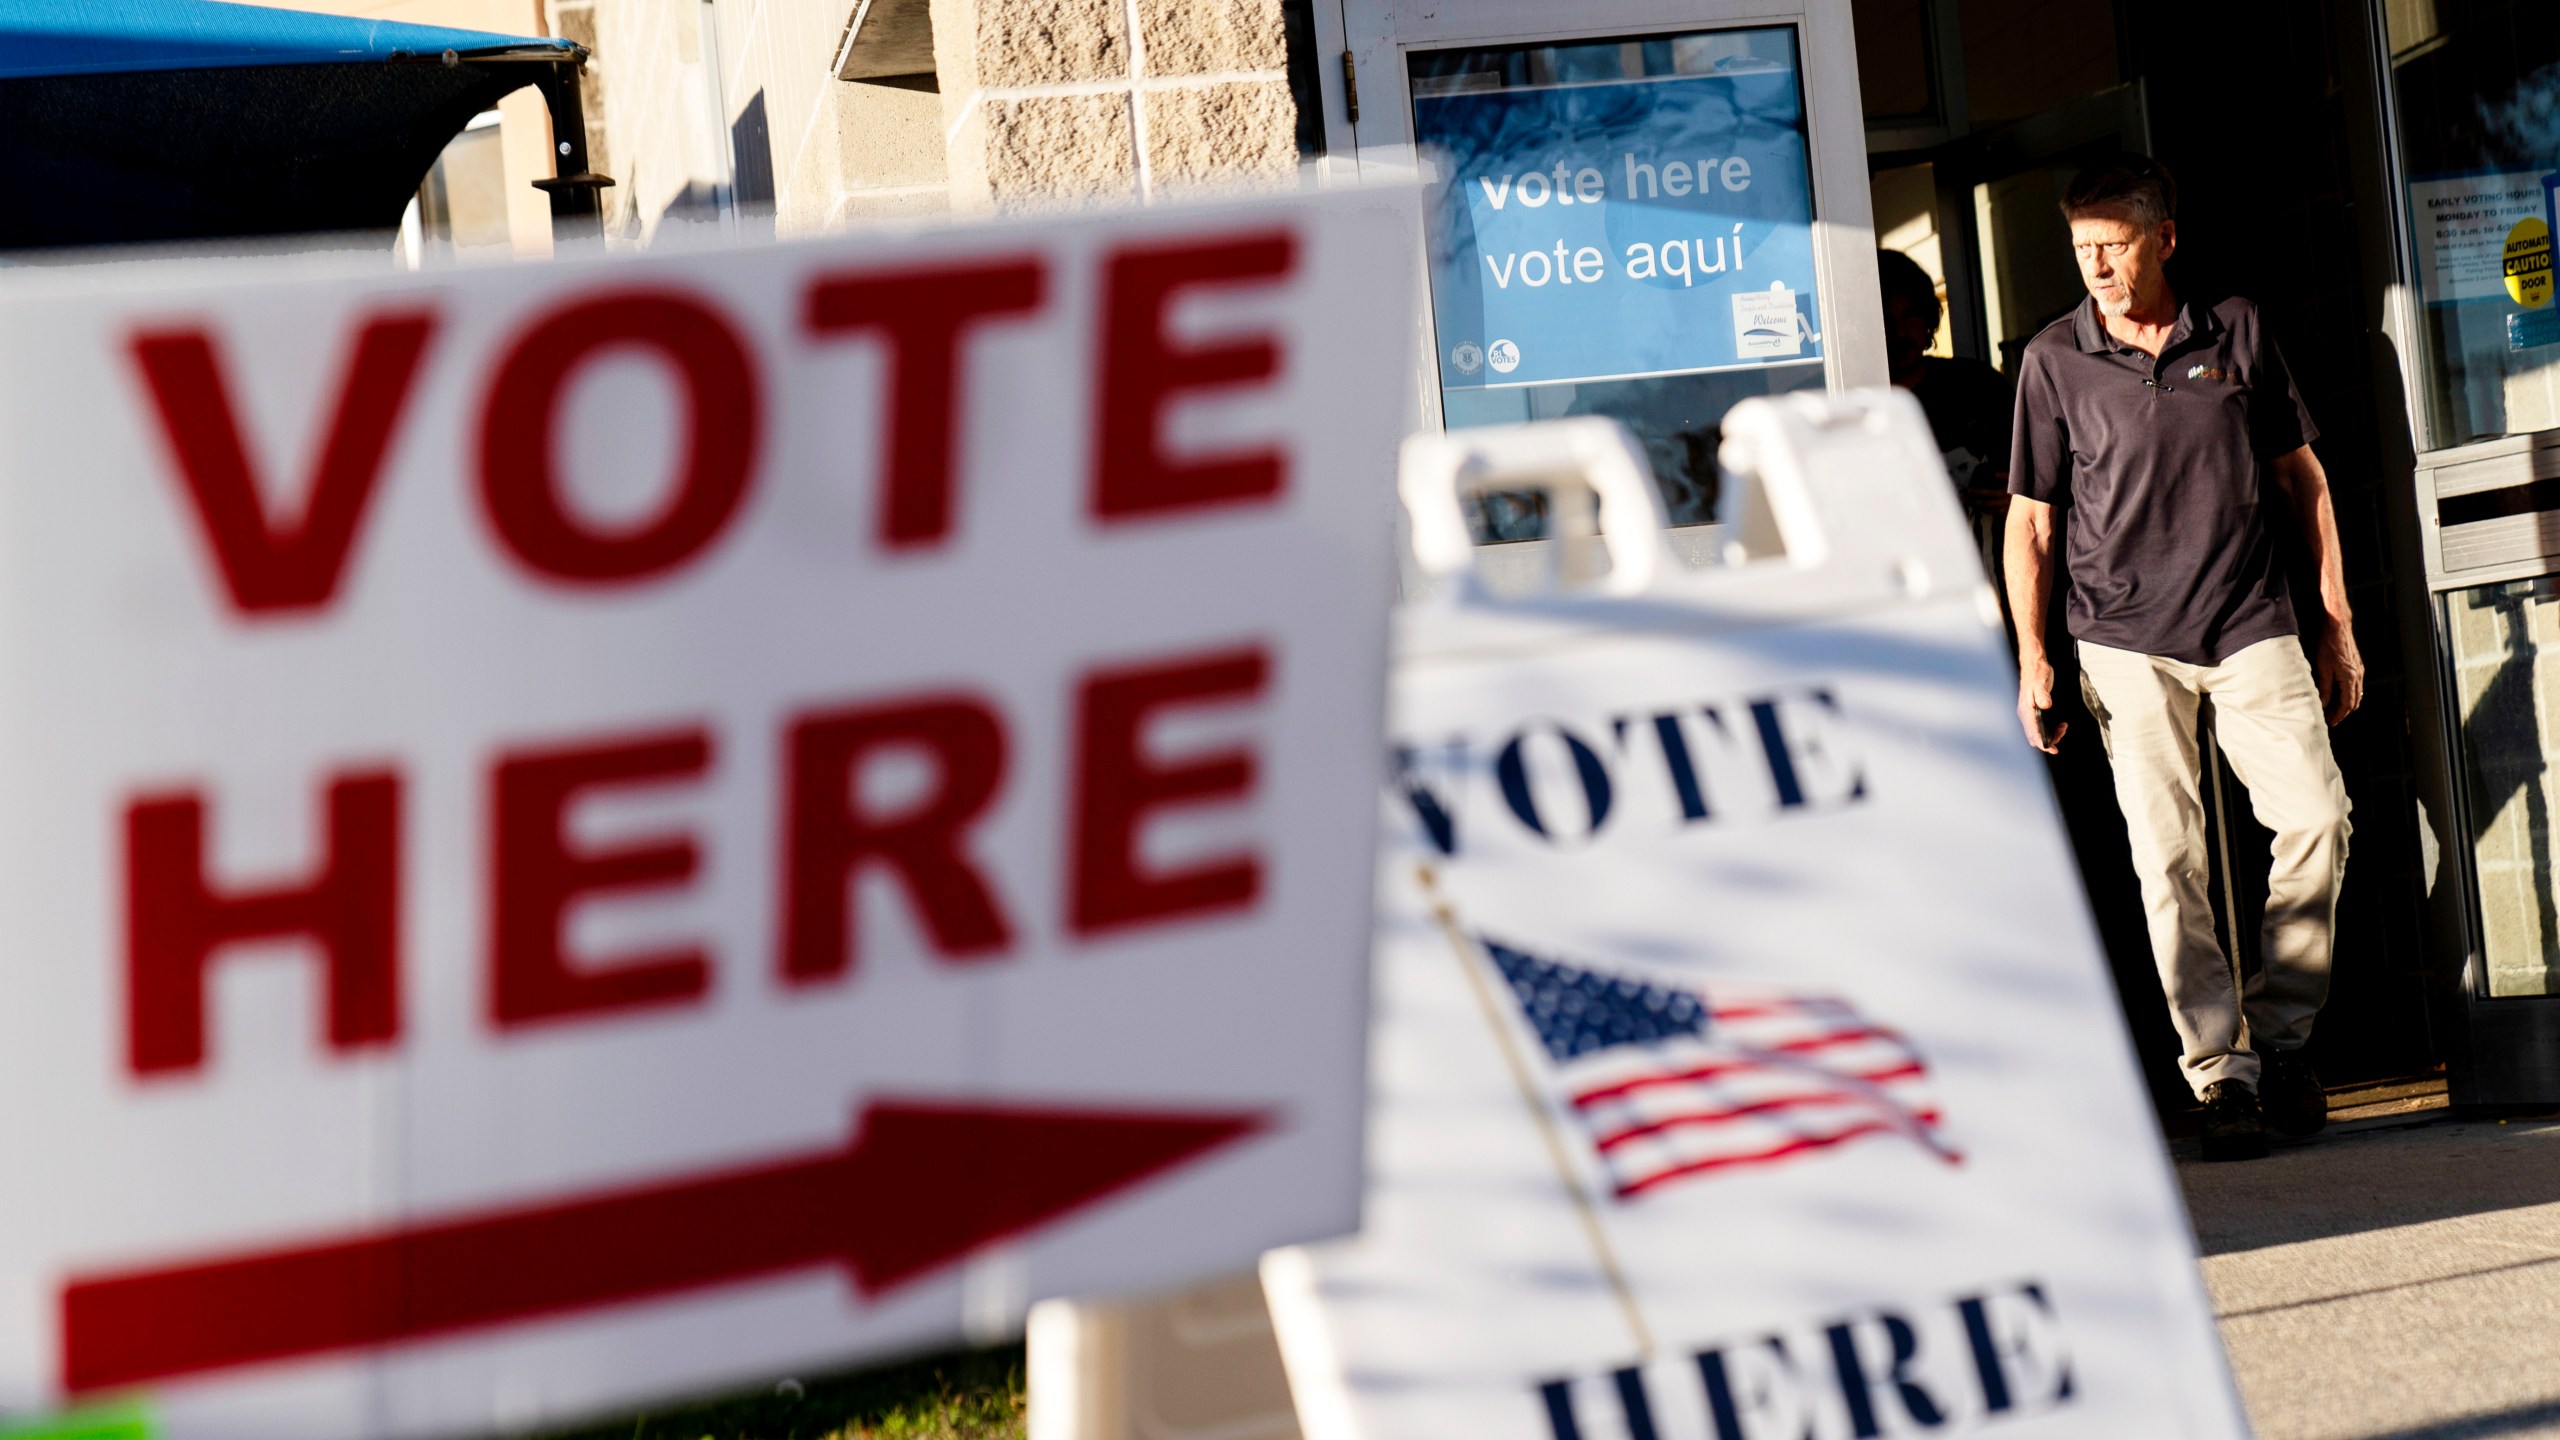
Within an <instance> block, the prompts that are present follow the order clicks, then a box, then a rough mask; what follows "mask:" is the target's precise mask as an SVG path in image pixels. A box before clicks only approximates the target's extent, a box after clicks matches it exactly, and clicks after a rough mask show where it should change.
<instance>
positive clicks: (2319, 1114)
mask: <svg viewBox="0 0 2560 1440" xmlns="http://www.w3.org/2000/svg"><path fill="white" fill-rule="evenodd" d="M2258 1059H2259V1070H2258V1104H2259V1107H2260V1109H2261V1110H2262V1111H2263V1112H2264V1114H2265V1115H2266V1121H2267V1128H2268V1129H2270V1130H2273V1131H2274V1132H2276V1133H2277V1134H2279V1135H2282V1136H2284V1137H2285V1138H2287V1139H2289V1140H2304V1139H2308V1138H2310V1137H2311V1136H2314V1135H2317V1134H2319V1133H2320V1131H2321V1130H2322V1129H2323V1128H2324V1127H2326V1126H2327V1125H2328V1123H2329V1092H2328V1091H2326V1090H2323V1089H2321V1088H2320V1077H2319V1076H2318V1075H2316V1074H2314V1073H2312V1069H2311V1062H2310V1061H2308V1060H2305V1059H2303V1058H2302V1052H2301V1051H2299V1050H2261V1051H2259V1052H2258Z"/></svg>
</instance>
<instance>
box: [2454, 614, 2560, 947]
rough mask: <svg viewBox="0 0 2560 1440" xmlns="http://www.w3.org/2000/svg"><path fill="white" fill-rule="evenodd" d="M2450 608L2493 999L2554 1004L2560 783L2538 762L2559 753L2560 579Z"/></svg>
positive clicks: (2559, 923)
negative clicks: (2542, 999) (2536, 998)
mask: <svg viewBox="0 0 2560 1440" xmlns="http://www.w3.org/2000/svg"><path fill="white" fill-rule="evenodd" d="M2445 602H2446V607H2447V608H2446V614H2445V625H2446V628H2447V629H2448V630H2449V631H2450V632H2451V634H2452V637H2453V657H2454V659H2453V663H2454V694H2455V697H2456V700H2457V703H2459V704H2460V706H2461V709H2462V749H2463V759H2464V761H2465V764H2464V767H2463V769H2464V773H2465V775H2466V776H2467V777H2468V779H2469V782H2470V793H2469V794H2468V795H2467V796H2466V797H2465V799H2466V801H2467V803H2468V804H2469V806H2470V808H2471V816H2470V819H2471V834H2472V841H2471V855H2472V869H2473V872H2474V874H2475V876H2476V877H2477V880H2478V884H2479V890H2480V940H2481V951H2482V958H2483V960H2484V962H2485V963H2486V965H2487V966H2488V972H2489V973H2488V979H2489V993H2490V994H2492V995H2549V994H2553V993H2560V983H2555V982H2560V915H2555V900H2554V895H2553V887H2554V884H2555V874H2560V872H2555V870H2554V867H2553V861H2554V856H2553V834H2552V827H2553V823H2554V815H2555V813H2560V810H2556V809H2555V807H2560V775H2555V774H2554V772H2553V769H2552V766H2551V764H2550V762H2549V761H2548V760H2546V759H2545V758H2544V757H2545V756H2547V755H2549V754H2552V753H2554V752H2555V751H2560V580H2553V579H2548V578H2545V579H2539V580H2519V581H2516V582H2514V583H2512V584H2507V585H2486V586H2482V587H2480V588H2478V589H2475V590H2465V591H2462V592H2460V593H2458V594H2454V595H2449V596H2447V597H2445Z"/></svg>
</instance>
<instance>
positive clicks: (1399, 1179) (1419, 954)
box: [1264, 392, 2247, 1440]
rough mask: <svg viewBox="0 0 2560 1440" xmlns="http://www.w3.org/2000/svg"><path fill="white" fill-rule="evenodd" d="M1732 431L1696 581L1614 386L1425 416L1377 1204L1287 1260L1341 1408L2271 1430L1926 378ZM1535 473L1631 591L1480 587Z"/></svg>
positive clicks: (1564, 547)
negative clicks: (2144, 1086)
mask: <svg viewBox="0 0 2560 1440" xmlns="http://www.w3.org/2000/svg"><path fill="white" fill-rule="evenodd" d="M1725 437H1726V438H1725V441H1724V461H1725V467H1726V470H1727V478H1726V484H1727V486H1728V487H1729V488H1732V489H1734V490H1735V493H1733V494H1730V495H1728V497H1727V500H1726V504H1725V513H1726V514H1727V516H1728V517H1729V521H1730V527H1729V531H1728V534H1729V535H1730V537H1731V541H1732V543H1731V545H1730V547H1729V548H1730V552H1731V556H1732V559H1733V562H1734V563H1730V564H1727V565H1724V566H1721V567H1716V568H1711V569H1703V570H1693V569H1687V568H1684V567H1683V566H1682V565H1681V564H1680V563H1679V562H1678V561H1677V560H1675V559H1674V558H1672V557H1671V556H1670V555H1669V554H1668V552H1667V549H1666V547H1665V544H1664V539H1663V533H1662V530H1661V524H1660V514H1661V512H1660V509H1659V506H1658V503H1657V502H1655V501H1654V499H1653V490H1652V487H1651V485H1650V483H1649V482H1648V480H1647V478H1646V475H1645V472H1644V468H1643V461H1642V459H1641V458H1640V456H1639V455H1638V453H1637V452H1636V451H1635V449H1634V447H1633V446H1632V444H1631V443H1630V442H1628V441H1627V440H1626V439H1624V438H1623V436H1622V435H1621V434H1620V433H1619V432H1616V431H1615V430H1614V429H1613V428H1612V427H1611V426H1610V425H1609V423H1608V422H1605V421H1590V422H1567V423H1564V424H1559V425H1554V426H1528V427H1521V428H1519V429H1516V430H1511V431H1486V432H1459V433H1452V434H1449V435H1445V436H1429V437H1424V438H1421V439H1418V440H1416V441H1414V442H1411V446H1410V448H1409V449H1408V451H1407V454H1406V458H1405V469H1404V476H1403V482H1402V483H1403V488H1404V492H1405V501H1406V504H1407V506H1408V509H1409V512H1410V517H1409V518H1410V520H1411V531H1412V535H1413V539H1414V548H1415V554H1416V558H1417V560H1418V561H1419V563H1420V565H1421V567H1422V568H1423V569H1424V570H1425V571H1426V572H1430V573H1433V574H1435V575H1437V576H1438V577H1439V584H1438V586H1437V588H1436V590H1435V591H1434V592H1433V593H1432V594H1431V595H1430V596H1428V597H1427V598H1424V599H1421V600H1419V601H1417V602H1414V603H1410V604H1408V605H1407V606H1406V607H1405V608H1404V611H1403V613H1402V615H1401V617H1400V622H1399V623H1400V627H1401V628H1400V632H1399V642H1398V643H1399V652H1398V659H1397V668H1396V673H1395V677H1394V680H1393V683H1392V690H1391V695H1392V698H1391V710H1392V719H1391V728H1392V734H1391V741H1392V746H1393V754H1394V757H1395V763H1396V772H1395V777H1396V778H1395V781H1394V783H1393V784H1392V785H1391V786H1390V787H1389V792H1390V793H1389V795H1388V797H1387V812H1388V813H1387V819H1386V824H1387V831H1386V840H1385V844H1384V847H1383V853H1384V856H1385V858H1384V861H1383V863H1382V869H1381V875H1380V892H1381V901H1382V908H1381V919H1380V931H1379V939H1378V946H1377V975H1376V977H1375V984H1376V987H1377V988H1376V995H1377V1015H1376V1019H1375V1021H1374V1024H1375V1041H1374V1051H1373V1062H1372V1065H1373V1077H1372V1087H1373V1088H1372V1112H1371V1122H1370V1123H1371V1133H1370V1140H1371V1166H1372V1169H1371V1178H1370V1185H1369V1194H1368V1202H1367V1211H1366V1220H1365V1225H1364V1229H1363V1232H1362V1234H1361V1235H1360V1236H1359V1237H1358V1238H1357V1239H1356V1240H1351V1241H1344V1242H1338V1243H1333V1244H1326V1245H1319V1246H1313V1247H1307V1248H1302V1249H1294V1250H1286V1251H1279V1252H1274V1254H1273V1255H1272V1256H1270V1257H1269V1258H1268V1259H1267V1260H1266V1262H1265V1266H1264V1278H1265V1282H1266V1286H1267V1288H1268V1290H1269V1292H1270V1295H1271V1303H1272V1306H1273V1311H1274V1317H1275V1323H1276V1326H1277V1329H1278V1331H1279V1334H1280V1339H1281V1346H1282V1350H1283V1353H1284V1356H1285V1357H1286V1360H1287V1363H1288V1368H1289V1372H1290V1376H1291V1382H1292V1387H1293V1390H1294V1392H1295V1395H1296V1398H1297V1402H1298V1408H1299V1413H1300V1416H1301V1420H1302V1422H1303V1424H1304V1426H1305V1428H1306V1432H1307V1434H1308V1435H1309V1436H1310V1437H1311V1440H1349V1437H1360V1440H1421V1437H1437V1436H1449V1435H1466V1436H1469V1437H1474V1440H1512V1437H1517V1440H1597V1437H1604V1436H1605V1437H1612V1440H1616V1437H1627V1440H1656V1437H1661V1440H1675V1437H1676V1440H1708V1437H1712V1440H1864V1437H1870V1436H1879V1435H1905V1434H1929V1435H1970V1434H1974V1433H1977V1432H1979V1433H1983V1434H1994V1435H2003V1436H2008V1435H2015V1436H2020V1437H2030V1436H2053V1437H2060V1436H2069V1437H2072V1440H2097V1437H2126V1440H2132V1437H2153V1436H2162V1435H2179V1436H2187V1437H2225V1436H2240V1435H2245V1434H2246V1433H2247V1431H2246V1424H2245V1421H2244V1420H2243V1419H2242V1417H2241V1414H2240V1411H2239V1407H2238V1404H2237V1402H2236V1398H2235V1395H2234V1392H2233V1389H2232V1386H2231V1382H2230V1378H2229V1375H2228V1371H2227V1369H2226V1366H2225V1362H2224V1359H2223V1355H2222V1352H2221V1349H2220V1346H2219V1343H2218V1340H2217V1337H2216V1335H2215V1332H2214V1328H2213V1320H2212V1316H2211V1313H2210V1310H2209V1307H2208V1305H2207V1302H2206V1298H2205V1295H2204V1291H2203V1288H2202V1284H2201V1281H2200V1279H2199V1276H2198V1273H2197V1268H2196V1262H2195V1250H2194V1244H2193V1240H2192V1237H2191V1232H2190V1231H2189V1228H2188V1226H2187V1223H2186V1219H2185V1215H2184V1211H2183V1209H2182V1207H2181V1204H2180V1201H2179V1197H2178V1194H2177V1191H2176V1189H2175V1186H2174V1184H2173V1182H2172V1178H2171V1175H2170V1171H2169V1166H2168V1163H2167V1157H2166V1155H2165V1153H2164V1150H2163V1147H2162V1145H2161V1142H2160V1137H2159V1132H2158V1129H2157V1126H2156V1124H2155V1122H2154V1119H2153V1117H2152V1115H2151V1113H2150V1110H2149V1107H2148V1105H2147V1102H2146V1099H2145V1096H2144V1094H2143V1092H2142V1090H2141V1088H2140V1086H2139V1084H2138V1081H2137V1075H2136V1068H2135V1065H2134V1063H2133V1057H2132V1055H2131V1053H2130V1047H2129V1043H2128V1040H2127V1037H2126V1033H2125V1027H2124V1023H2123V1020H2122V1018H2121V1015H2120V1012H2119V1010H2118V1008H2117V1006H2116V1002H2115V999H2114V996H2113V994H2112V993H2111V990H2110V987H2109V984H2108V980H2107V976H2106V970H2105V966H2104V964H2103V961H2102V959H2101V957H2100V953H2099V949H2098V944H2097V939H2096V936H2095V933H2094V931H2093V929H2092V926H2091V923H2090V920H2089V917H2088V914H2087V912H2086V906H2085V901H2084V899H2083V896H2082V892H2081V889H2080V885H2079V881H2078V878H2077V875H2076V874H2075V872H2074V870H2073V868H2072V864H2071V860H2070V855H2069V850H2068V846H2067V842H2066V840H2065V838H2064V835H2063V831H2062V827H2061V825H2060V823H2059V820H2058V817H2057V814H2056V811H2055V808H2054V803H2053V799H2052V796H2051V792H2050V790H2049V788H2048V786H2047V783H2046V780H2045V778H2044V776H2043V775H2042V773H2041V772H2040V771H2039V769H2038V766H2037V762H2036V759H2035V756H2034V754H2033V752H2032V751H2031V750H2029V749H2028V748H2027V746H2026V745H2025V744H2024V742H2023V739H2022V737H2021V736H2020V735H2019V733H2018V724H2017V721H2016V719H2015V718H2014V716H2013V714H2012V708H2011V707H2012V704H2013V698H2012V697H2013V695H2014V693H2015V691H2014V687H2015V683H2016V682H2015V674H2014V671H2013V670H2012V669H2011V668H2010V666H2009V664H2008V662H2007V660H2006V657H2005V653H2004V650H2003V645H2002V638H2001V632H2000V621H1999V612H1998V608H1997V606H1996V604H1995V603H1994V600H1993V597H1992V595H1991V592H1990V590H1989V588H1988V587H1987V585H1986V584H1985V582H1984V579H1983V575H1982V571H1981V566H1980V563H1979V561H1978V560H1977V559H1976V556H1975V552H1974V549H1973V547H1972V545H1971V543H1970V541H1969V539H1968V537H1967V534H1966V531H1965V528H1964V525H1963V523H1962V521H1961V519H1960V517H1959V516H1958V513H1957V509H1956V505H1955V502H1954V498H1953V496H1952V495H1951V493H1950V492H1949V489H1948V486H1947V482H1946V479H1945V475H1944V472H1943V470H1942V469H1941V468H1940V467H1939V464H1938V460H1937V456H1936V454H1935V451H1934V447H1933V446H1932V445H1931V444H1930V442H1929V432H1928V429H1927V426H1926V424H1925V422H1924V420H1923V419H1922V416H1921V414H1920V410H1919V407H1918V406H1917V405H1916V404H1914V403H1912V402H1911V401H1910V400H1909V398H1908V397H1906V396H1902V395H1899V394H1896V393H1892V392H1869V393H1855V394H1851V395H1848V396H1845V397H1836V398H1835V397H1820V396H1807V397H1801V398H1793V397H1791V398H1789V399H1785V400H1781V401H1753V402H1748V403H1746V404H1745V405H1743V406H1741V407H1738V408H1737V409H1735V410H1734V411H1733V412H1732V414H1731V415H1730V416H1729V418H1728V419H1727V421H1726V422H1725ZM1530 485H1540V486H1546V487H1548V488H1550V489H1551V490H1553V491H1554V492H1555V494H1554V497H1553V501H1554V503H1552V504H1551V505H1550V513H1551V514H1553V515H1556V516H1558V517H1560V518H1562V519H1565V520H1570V519H1571V518H1572V517H1575V516H1578V515H1583V514H1589V513H1593V512H1594V511H1595V510H1596V515H1597V518H1598V533H1597V535H1596V536H1594V537H1586V538H1585V539H1583V540H1581V541H1578V542H1577V541H1575V540H1572V539H1567V540H1565V541H1563V542H1562V543H1561V544H1559V545H1558V546H1557V547H1556V548H1555V553H1556V554H1557V555H1558V556H1559V557H1561V558H1560V560H1559V561H1558V565H1559V567H1560V568H1571V566H1570V565H1567V564H1566V563H1565V562H1567V561H1571V560H1573V559H1574V558H1575V557H1576V556H1577V555H1581V556H1585V557H1588V556H1590V555H1591V552H1592V551H1593V550H1594V549H1595V547H1596V548H1599V549H1605V552H1606V555H1607V560H1608V564H1607V569H1606V573H1605V575H1603V576H1602V578H1600V579H1599V580H1598V581H1597V583H1594V584H1589V585H1586V586H1584V587H1582V588H1580V589H1578V590H1575V589H1564V590H1558V589H1555V588H1553V587H1550V588H1548V589H1546V590H1543V591H1541V592H1540V593H1536V594H1531V595H1525V596H1507V597H1506V596H1501V595H1496V594H1493V593H1490V591H1489V589H1488V587H1487V584H1486V583H1485V581H1484V579H1483V578H1482V577H1481V576H1480V575H1479V574H1478V572H1477V571H1476V570H1475V568H1474V567H1473V564H1472V560H1471V557H1470V555H1469V547H1468V545H1467V537H1466V533H1465V528H1464V523H1463V521H1462V519H1461V516H1460V506H1459V498H1460V497H1459V492H1460V488H1461V487H1462V486H1463V487H1467V488H1473V489H1488V488H1490V489H1502V488H1509V489H1519V488H1523V487H1524V486H1530ZM1593 500H1596V505H1593V504H1587V503H1584V502H1588V501H1593ZM1584 568H1595V567H1593V566H1585V567H1584Z"/></svg>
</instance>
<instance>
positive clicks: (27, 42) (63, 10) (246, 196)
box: [0, 0, 611, 250]
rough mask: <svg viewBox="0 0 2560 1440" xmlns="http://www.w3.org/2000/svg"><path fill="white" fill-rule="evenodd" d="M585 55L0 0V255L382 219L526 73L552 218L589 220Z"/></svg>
mask: <svg viewBox="0 0 2560 1440" xmlns="http://www.w3.org/2000/svg"><path fill="white" fill-rule="evenodd" d="M585 59H586V52H585V51H584V50H582V49H580V48H579V47H578V46H576V45H574V44H571V43H570V42H568V41H566V40H555V39H543V38H536V37H532V36H514V35H493V34H489V33H487V32H485V31H479V30H453V29H446V28H443V27H440V26H431V25H402V24H396V23H393V22H391V21H388V20H359V19H351V18H349V17H346V16H341V15H315V14H311V13H308V12H305V11H300V10H276V9H270V8H267V7H264V6H258V5H240V4H232V3H229V0H0V194H4V195H7V196H8V197H9V203H8V204H6V205H0V250H7V249H42V248H50V247H58V246H81V245H101V244H115V243H120V242H128V241H145V240H189V239H212V238H221V237H236V236H251V235H281V234H290V233H295V232H308V231H321V230H373V229H384V228H388V227H390V226H394V225H397V224H398V223H399V222H400V212H401V210H402V208H403V207H404V206H406V205H407V204H408V202H409V198H410V197H411V196H412V195H414V194H416V193H417V189H418V186H419V183H420V182H421V181H422V180H424V178H425V177H426V174H427V171H428V169H429V168H430V167H431V166H433V165H434V164H435V160H436V156H437V155H438V154H439V153H440V152H441V151H442V150H443V149H444V146H445V142H446V141H448V140H451V139H452V138H453V137H454V136H455V135H456V134H457V133H459V132H460V131H461V129H462V127H463V126H464V125H466V124H468V123H469V122H470V120H471V117H472V116H474V115H477V114H479V113H480V112H482V111H484V110H486V109H488V108H489V107H490V106H492V105H495V104H496V103H497V102H498V99H499V97H500V96H503V95H505V94H507V93H509V92H510V91H513V90H517V89H520V88H522V87H524V86H527V85H534V86H539V87H540V88H541V89H542V92H543V97H544V100H545V103H546V104H547V105H548V107H549V108H550V110H551V118H552V125H553V128H554V129H555V130H556V131H558V132H559V135H560V138H561V140H562V142H563V144H562V147H561V148H562V152H563V153H562V155H561V157H560V158H561V161H562V164H561V167H560V168H561V170H562V172H563V174H562V176H561V177H560V178H558V179H546V180H544V181H542V182H539V183H541V184H543V185H544V186H546V187H557V188H555V189H554V194H553V199H552V213H553V215H554V217H555V218H560V217H563V216H592V215H593V214H594V211H595V200H594V192H593V189H592V187H593V186H595V185H603V184H610V183H611V182H610V181H607V180H605V179H604V178H603V177H601V176H590V175H586V174H584V173H583V172H584V171H585V169H586V164H585V161H586V149H585V139H586V136H585V122H584V120H583V119H582V118H581V106H580V100H579V96H578V73H577V72H578V67H579V65H580V63H581V62H583V61H584V60H585ZM571 172H576V173H571ZM582 187H585V188H582Z"/></svg>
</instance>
